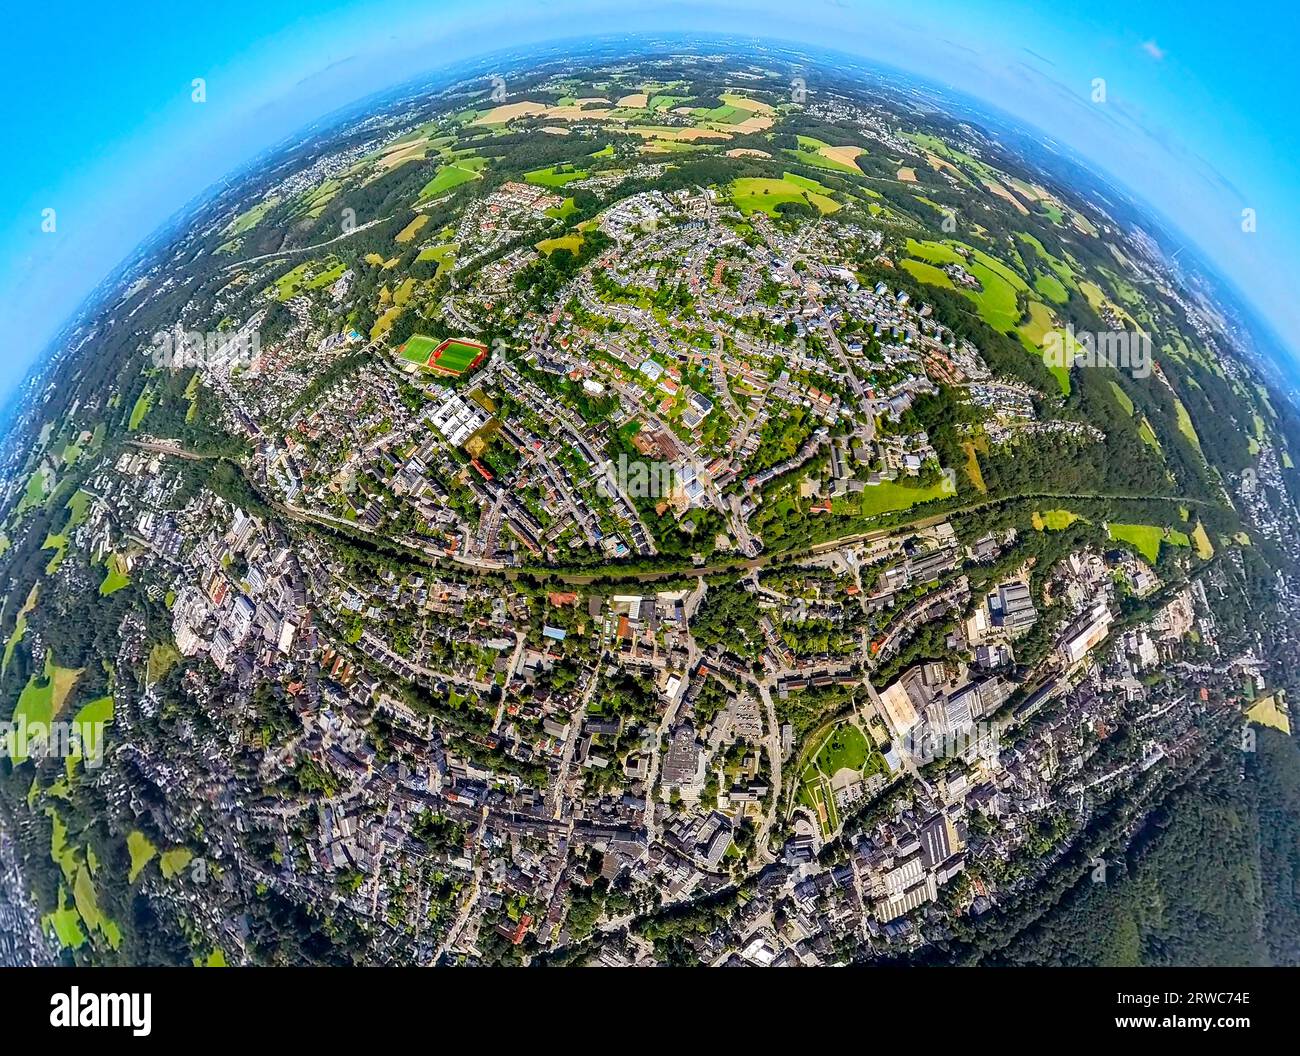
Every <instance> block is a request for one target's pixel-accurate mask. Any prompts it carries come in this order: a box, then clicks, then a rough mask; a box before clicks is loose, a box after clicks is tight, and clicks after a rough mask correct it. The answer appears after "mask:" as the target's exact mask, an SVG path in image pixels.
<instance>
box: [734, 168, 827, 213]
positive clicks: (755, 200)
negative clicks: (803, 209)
mask: <svg viewBox="0 0 1300 1056" xmlns="http://www.w3.org/2000/svg"><path fill="white" fill-rule="evenodd" d="M829 194H830V188H829V187H823V186H822V185H821V184H820V183H818V182H817V181H816V180H807V179H804V178H803V177H802V176H796V175H795V174H794V173H792V172H787V173H785V175H784V176H782V178H781V179H779V180H772V179H767V178H765V177H759V176H746V177H743V178H742V179H739V180H735V181H733V182H732V184H731V199H732V201H734V202H735V203H736V208H737V209H739V210H740V211H741V212H742V213H743V214H744V215H745V216H749V215H751V214H752V213H758V212H762V213H767V215H768V216H773V217H774V216H777V215H778V214H777V206H779V205H783V204H787V203H790V202H802V203H806V204H808V205H811V206H813V208H815V209H816V210H817V211H818V212H820V213H822V214H826V213H833V212H835V211H836V210H837V209H839V207H840V206H839V203H838V202H835V201H834V200H832V199H831V198H830V197H829Z"/></svg>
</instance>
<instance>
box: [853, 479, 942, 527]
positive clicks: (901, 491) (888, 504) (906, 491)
mask: <svg viewBox="0 0 1300 1056" xmlns="http://www.w3.org/2000/svg"><path fill="white" fill-rule="evenodd" d="M955 492H956V489H955V488H954V487H953V484H952V480H951V479H950V478H949V476H948V475H947V474H944V475H943V477H941V478H940V480H939V481H938V483H936V484H931V485H929V486H928V487H922V486H921V485H919V484H904V483H901V482H899V481H891V480H885V481H881V482H880V483H879V484H876V485H873V486H870V487H867V488H865V489H864V490H863V491H861V492H859V493H858V494H857V495H852V496H840V497H839V498H836V499H835V500H833V503H832V509H833V510H834V511H835V512H836V513H856V514H857V515H858V516H859V517H874V516H876V515H877V514H881V513H893V512H894V511H895V510H905V509H907V508H908V507H910V506H915V505H917V504H918V503H921V502H929V501H930V500H931V499H942V498H947V497H948V496H949V495H953V494H955Z"/></svg>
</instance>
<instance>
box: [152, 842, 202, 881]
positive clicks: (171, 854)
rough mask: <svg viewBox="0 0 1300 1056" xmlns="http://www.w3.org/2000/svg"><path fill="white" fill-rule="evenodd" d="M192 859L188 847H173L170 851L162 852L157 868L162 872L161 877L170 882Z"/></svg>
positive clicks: (192, 853) (192, 854)
mask: <svg viewBox="0 0 1300 1056" xmlns="http://www.w3.org/2000/svg"><path fill="white" fill-rule="evenodd" d="M193 857H194V852H192V851H191V850H190V849H189V848H188V847H173V848H172V849H171V850H170V851H163V853H162V857H161V858H160V859H159V860H158V867H159V868H160V869H161V870H162V875H163V876H164V877H165V878H166V879H168V880H170V879H171V878H172V877H174V876H176V875H177V874H178V873H180V872H181V870H183V869H184V868H185V867H186V866H187V865H189V864H190V859H191V858H193Z"/></svg>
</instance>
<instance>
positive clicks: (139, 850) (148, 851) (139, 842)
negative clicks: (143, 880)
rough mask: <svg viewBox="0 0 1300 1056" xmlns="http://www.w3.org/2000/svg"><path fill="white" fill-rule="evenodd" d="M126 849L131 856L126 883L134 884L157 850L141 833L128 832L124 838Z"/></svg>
mask: <svg viewBox="0 0 1300 1056" xmlns="http://www.w3.org/2000/svg"><path fill="white" fill-rule="evenodd" d="M126 849H127V851H128V852H129V853H130V855H131V872H130V874H129V875H128V876H127V878H126V879H127V883H129V884H134V883H135V878H136V877H137V876H139V875H140V872H141V870H143V869H144V867H145V866H146V865H148V864H149V863H150V862H151V861H153V859H154V857H155V856H156V855H157V854H158V848H157V847H155V846H154V845H153V843H152V842H150V840H149V837H148V836H146V835H145V834H144V833H143V832H130V833H128V834H127V837H126Z"/></svg>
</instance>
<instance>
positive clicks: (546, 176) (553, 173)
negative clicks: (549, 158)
mask: <svg viewBox="0 0 1300 1056" xmlns="http://www.w3.org/2000/svg"><path fill="white" fill-rule="evenodd" d="M590 175H591V173H589V172H587V171H586V170H585V169H575V168H574V167H573V166H572V165H552V166H551V167H550V168H548V169H534V170H533V171H532V172H526V173H524V180H525V181H526V182H527V183H535V184H538V185H539V186H541V187H567V186H568V185H569V184H571V183H573V181H574V180H585V179H586V178H587V177H588V176H590Z"/></svg>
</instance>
